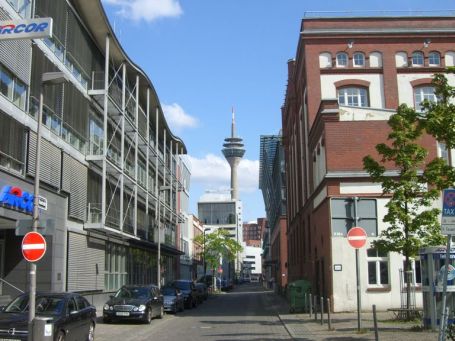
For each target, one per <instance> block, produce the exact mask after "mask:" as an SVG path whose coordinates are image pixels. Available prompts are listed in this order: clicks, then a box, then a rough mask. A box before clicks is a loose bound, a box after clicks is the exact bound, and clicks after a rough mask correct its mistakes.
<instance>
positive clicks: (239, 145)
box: [222, 109, 245, 200]
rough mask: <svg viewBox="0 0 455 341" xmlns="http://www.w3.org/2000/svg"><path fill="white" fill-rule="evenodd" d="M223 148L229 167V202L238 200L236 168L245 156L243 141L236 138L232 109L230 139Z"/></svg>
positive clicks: (226, 139) (225, 140) (226, 140)
mask: <svg viewBox="0 0 455 341" xmlns="http://www.w3.org/2000/svg"><path fill="white" fill-rule="evenodd" d="M223 147H224V148H223V149H222V152H223V155H224V157H225V158H226V160H227V162H229V165H230V166H231V200H238V186H237V166H238V164H239V163H240V160H241V159H242V157H243V155H244V154H245V148H243V139H242V138H241V137H237V136H236V132H235V114H234V109H232V124H231V137H227V138H225V139H224V144H223Z"/></svg>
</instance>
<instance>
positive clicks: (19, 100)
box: [0, 65, 27, 111]
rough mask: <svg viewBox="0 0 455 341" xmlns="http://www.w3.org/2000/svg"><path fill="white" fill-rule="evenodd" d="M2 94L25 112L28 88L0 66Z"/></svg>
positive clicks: (0, 88)
mask: <svg viewBox="0 0 455 341" xmlns="http://www.w3.org/2000/svg"><path fill="white" fill-rule="evenodd" d="M0 93H1V94H2V95H3V96H5V97H6V98H7V99H8V100H9V101H10V102H13V104H14V105H16V106H17V107H18V108H20V109H22V110H24V111H25V105H26V99H27V86H26V85H25V84H24V83H23V82H22V81H20V80H19V79H18V78H17V77H15V76H14V75H13V73H12V72H10V71H9V70H7V69H6V68H5V67H3V66H2V65H0Z"/></svg>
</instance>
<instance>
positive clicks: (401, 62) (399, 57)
mask: <svg viewBox="0 0 455 341" xmlns="http://www.w3.org/2000/svg"><path fill="white" fill-rule="evenodd" d="M395 65H396V67H406V66H408V55H407V54H406V52H397V53H396V54H395Z"/></svg>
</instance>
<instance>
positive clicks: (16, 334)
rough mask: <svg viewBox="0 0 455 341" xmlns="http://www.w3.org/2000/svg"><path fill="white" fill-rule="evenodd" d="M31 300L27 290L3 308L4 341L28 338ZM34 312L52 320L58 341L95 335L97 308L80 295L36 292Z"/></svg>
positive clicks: (0, 317) (0, 327) (0, 325)
mask: <svg viewBox="0 0 455 341" xmlns="http://www.w3.org/2000/svg"><path fill="white" fill-rule="evenodd" d="M28 303H29V294H28V293H25V294H22V295H20V296H18V297H16V298H15V299H14V300H13V301H11V302H10V303H9V304H8V305H6V306H4V307H2V308H1V312H0V339H1V340H27V337H28ZM35 315H36V316H37V317H48V318H50V319H52V323H53V327H54V329H53V335H54V340H55V341H63V340H66V341H70V340H88V341H93V340H94V338H95V326H96V308H95V307H94V306H92V305H91V304H90V303H89V302H88V301H87V300H86V299H85V298H84V297H82V296H81V295H79V294H74V293H37V294H36V300H35Z"/></svg>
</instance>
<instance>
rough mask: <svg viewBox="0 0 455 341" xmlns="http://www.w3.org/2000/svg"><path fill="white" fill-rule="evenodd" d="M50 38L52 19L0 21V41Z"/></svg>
mask: <svg viewBox="0 0 455 341" xmlns="http://www.w3.org/2000/svg"><path fill="white" fill-rule="evenodd" d="M49 37H52V18H36V19H24V20H7V21H0V40H11V39H34V38H49Z"/></svg>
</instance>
